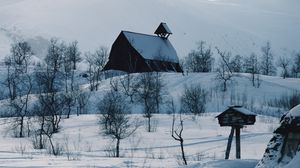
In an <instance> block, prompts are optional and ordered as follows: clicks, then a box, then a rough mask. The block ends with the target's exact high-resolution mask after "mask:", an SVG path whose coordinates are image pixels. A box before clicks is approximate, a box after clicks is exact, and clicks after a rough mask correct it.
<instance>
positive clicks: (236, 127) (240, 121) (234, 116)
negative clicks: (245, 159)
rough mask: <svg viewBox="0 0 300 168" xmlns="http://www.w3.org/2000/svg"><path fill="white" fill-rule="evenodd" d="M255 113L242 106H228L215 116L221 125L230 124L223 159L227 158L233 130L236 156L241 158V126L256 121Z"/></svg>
mask: <svg viewBox="0 0 300 168" xmlns="http://www.w3.org/2000/svg"><path fill="white" fill-rule="evenodd" d="M255 117H256V114H255V113H253V112H251V111H249V110H247V109H245V108H243V107H242V106H229V108H228V109H226V110H225V111H224V112H222V113H221V114H219V115H218V116H216V118H218V120H219V124H220V126H221V127H223V126H231V132H230V134H229V138H228V143H227V148H226V153H225V159H228V158H229V154H230V149H231V143H232V139H233V134H234V132H235V133H236V134H235V137H236V158H237V159H240V158H241V137H240V136H241V135H240V134H241V130H240V129H241V128H243V126H245V125H253V124H254V123H255V121H256V119H255Z"/></svg>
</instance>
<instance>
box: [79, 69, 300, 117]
mask: <svg viewBox="0 0 300 168" xmlns="http://www.w3.org/2000/svg"><path fill="white" fill-rule="evenodd" d="M139 75H140V74H134V75H132V76H133V79H132V80H134V79H135V78H137V77H138V76H139ZM116 78H123V76H120V77H116ZM260 78H261V86H260V87H259V88H256V87H253V86H252V83H251V80H250V74H244V73H241V74H235V76H234V77H233V78H232V80H231V81H230V82H228V91H227V92H222V91H221V87H222V83H221V82H220V81H218V80H216V73H189V74H188V75H182V74H180V73H162V74H161V79H162V83H163V85H164V90H166V91H167V93H164V97H169V98H173V99H174V101H175V103H176V104H177V105H179V101H180V96H181V95H182V94H183V92H184V89H185V87H186V86H190V85H201V86H202V87H203V88H204V89H205V90H206V91H207V93H208V96H207V97H208V98H207V104H206V111H207V112H220V111H222V110H224V109H225V108H227V107H228V106H229V105H233V104H235V105H245V106H246V107H247V108H249V109H251V110H253V111H255V112H257V113H259V114H265V115H276V116H280V115H281V114H282V113H284V112H285V111H284V109H277V108H273V107H270V106H269V105H268V102H270V101H272V100H274V99H279V98H281V97H283V96H288V95H292V94H293V93H296V92H298V93H299V91H300V88H299V84H300V79H299V78H287V79H283V78H281V77H270V76H263V75H261V77H260ZM110 81H111V79H106V80H104V81H102V82H101V84H100V89H99V91H98V92H94V93H92V96H91V98H90V99H91V102H93V103H91V104H90V106H89V108H90V109H89V111H90V113H95V112H96V111H97V110H96V104H97V102H98V101H99V100H100V99H101V98H102V97H103V95H104V93H106V92H107V91H108V90H109V89H110ZM83 88H86V89H87V90H88V85H85V86H83ZM165 99H167V98H165ZM141 111H142V109H141V107H140V106H139V105H137V106H134V108H133V113H141ZM162 111H165V110H164V109H163V110H162Z"/></svg>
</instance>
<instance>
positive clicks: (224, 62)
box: [216, 47, 233, 92]
mask: <svg viewBox="0 0 300 168" xmlns="http://www.w3.org/2000/svg"><path fill="white" fill-rule="evenodd" d="M216 49H217V51H218V54H219V55H220V56H221V59H220V60H219V65H218V67H217V76H216V79H217V80H220V81H222V83H223V89H222V91H223V92H226V91H227V82H228V81H229V80H231V77H232V76H233V74H232V70H231V67H230V65H229V62H230V57H231V53H229V52H225V51H223V52H222V51H221V50H219V49H218V48H217V47H216Z"/></svg>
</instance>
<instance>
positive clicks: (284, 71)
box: [277, 56, 291, 79]
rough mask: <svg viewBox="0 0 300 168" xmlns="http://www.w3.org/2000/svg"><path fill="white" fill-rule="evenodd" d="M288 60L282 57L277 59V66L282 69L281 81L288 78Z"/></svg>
mask: <svg viewBox="0 0 300 168" xmlns="http://www.w3.org/2000/svg"><path fill="white" fill-rule="evenodd" d="M290 62H291V61H290V59H289V58H287V57H284V56H281V57H279V59H278V63H277V64H278V66H279V67H281V68H282V72H281V76H282V77H283V79H285V78H286V77H289V65H290Z"/></svg>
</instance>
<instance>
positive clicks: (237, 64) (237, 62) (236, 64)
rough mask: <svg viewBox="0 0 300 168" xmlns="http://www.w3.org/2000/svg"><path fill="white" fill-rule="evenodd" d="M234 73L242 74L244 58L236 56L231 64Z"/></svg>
mask: <svg viewBox="0 0 300 168" xmlns="http://www.w3.org/2000/svg"><path fill="white" fill-rule="evenodd" d="M229 65H230V69H232V72H242V57H241V56H240V55H235V56H234V57H233V59H232V60H231V61H230V63H229Z"/></svg>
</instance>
